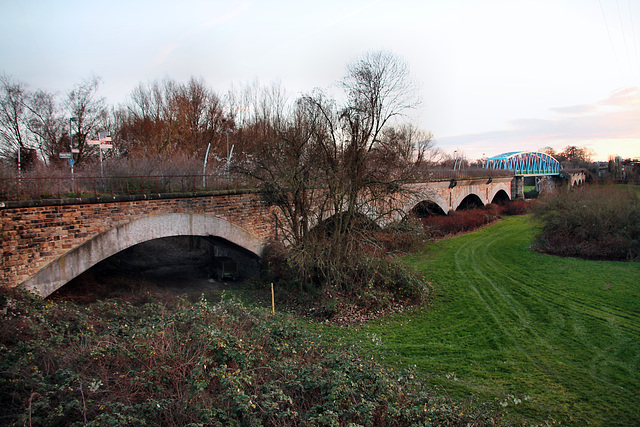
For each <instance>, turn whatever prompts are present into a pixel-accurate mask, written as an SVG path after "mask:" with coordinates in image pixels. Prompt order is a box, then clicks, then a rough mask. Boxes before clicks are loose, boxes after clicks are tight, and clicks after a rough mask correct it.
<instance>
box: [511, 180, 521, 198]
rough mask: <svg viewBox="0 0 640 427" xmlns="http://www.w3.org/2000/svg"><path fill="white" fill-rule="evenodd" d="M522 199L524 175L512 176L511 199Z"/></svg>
mask: <svg viewBox="0 0 640 427" xmlns="http://www.w3.org/2000/svg"><path fill="white" fill-rule="evenodd" d="M517 199H519V200H522V199H524V177H523V176H518V175H516V176H514V177H513V181H512V182H511V200H517Z"/></svg>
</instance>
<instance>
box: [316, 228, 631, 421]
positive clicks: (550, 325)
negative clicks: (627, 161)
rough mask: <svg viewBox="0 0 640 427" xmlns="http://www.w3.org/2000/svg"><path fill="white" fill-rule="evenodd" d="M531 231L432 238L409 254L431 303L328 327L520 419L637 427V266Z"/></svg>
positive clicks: (456, 394) (457, 393) (453, 392)
mask: <svg viewBox="0 0 640 427" xmlns="http://www.w3.org/2000/svg"><path fill="white" fill-rule="evenodd" d="M534 232H535V230H534V228H533V225H532V224H531V218H530V217H528V216H524V217H522V216H521V217H511V218H508V219H506V220H502V221H500V222H498V223H496V224H494V225H491V226H489V227H486V228H484V229H483V230H480V231H477V232H474V233H470V234H466V235H463V236H459V237H455V238H451V239H447V240H442V241H438V242H435V243H432V244H430V245H428V246H427V247H426V248H425V249H424V250H423V251H422V252H421V253H418V254H415V255H412V256H410V257H408V258H406V261H407V262H408V263H409V264H411V265H413V266H415V268H416V269H418V270H419V271H421V272H422V273H423V274H424V275H425V276H426V277H427V278H428V279H429V280H430V281H431V282H432V283H433V285H434V286H435V297H434V299H433V301H432V303H431V305H430V306H429V307H426V308H420V309H417V310H414V311H412V312H410V313H405V314H402V315H397V316H393V317H391V318H386V319H382V320H377V321H375V322H371V323H369V324H367V325H365V326H362V327H351V328H339V329H337V328H331V327H323V328H322V329H324V331H325V332H326V333H327V335H328V336H333V337H336V336H338V335H339V336H341V337H343V339H345V340H347V341H350V340H358V341H362V342H363V343H364V344H365V346H366V347H367V348H368V349H369V350H370V351H372V352H373V353H374V354H375V355H377V356H379V357H381V358H382V360H384V361H386V362H388V363H390V364H392V365H395V366H398V367H406V366H413V365H415V366H416V367H417V368H418V369H419V371H421V372H422V373H424V374H425V375H426V376H427V378H428V381H430V382H432V383H433V384H434V386H436V387H439V386H442V387H443V388H444V389H446V392H447V393H448V394H449V395H450V396H451V398H452V399H455V400H461V399H462V400H465V399H469V398H472V397H473V398H475V399H478V400H479V401H484V402H493V403H494V404H495V405H496V406H497V407H498V408H500V409H501V410H502V411H503V413H504V414H505V416H506V417H507V419H508V420H510V421H511V422H514V423H533V424H539V423H549V424H553V423H554V422H560V423H562V424H570V425H587V424H590V425H604V426H612V425H625V426H628V425H638V424H640V409H639V408H640V396H639V393H640V263H621V262H602V261H584V260H579V259H571V258H559V257H553V256H548V255H543V254H539V253H535V252H533V251H531V250H530V249H529V246H530V244H531V242H532V239H533V236H534Z"/></svg>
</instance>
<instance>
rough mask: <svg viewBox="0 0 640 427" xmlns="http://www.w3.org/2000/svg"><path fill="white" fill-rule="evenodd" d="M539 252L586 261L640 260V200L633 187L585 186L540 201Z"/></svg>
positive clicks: (538, 206)
mask: <svg viewBox="0 0 640 427" xmlns="http://www.w3.org/2000/svg"><path fill="white" fill-rule="evenodd" d="M534 214H535V217H536V218H537V219H538V220H539V221H540V224H541V226H542V232H541V233H540V234H539V236H538V238H537V242H536V248H537V249H538V250H540V251H543V252H547V253H551V254H555V255H562V256H573V257H580V258H587V259H608V260H636V261H637V260H640V198H639V197H638V192H637V190H635V191H634V188H633V187H616V186H606V187H605V186H603V187H586V188H583V189H576V190H574V191H571V192H569V193H555V194H552V195H549V196H547V197H543V198H541V199H540V200H539V201H538V203H537V204H536V206H535V208H534Z"/></svg>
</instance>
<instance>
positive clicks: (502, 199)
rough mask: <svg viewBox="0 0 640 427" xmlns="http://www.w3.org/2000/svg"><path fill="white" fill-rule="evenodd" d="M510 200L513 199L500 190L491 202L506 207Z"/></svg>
mask: <svg viewBox="0 0 640 427" xmlns="http://www.w3.org/2000/svg"><path fill="white" fill-rule="evenodd" d="M510 200H511V199H510V198H509V195H508V194H507V192H506V191H504V190H499V191H498V192H497V193H496V194H495V195H494V196H493V200H491V203H493V204H494V205H504V204H506V203H508V202H509V201H510Z"/></svg>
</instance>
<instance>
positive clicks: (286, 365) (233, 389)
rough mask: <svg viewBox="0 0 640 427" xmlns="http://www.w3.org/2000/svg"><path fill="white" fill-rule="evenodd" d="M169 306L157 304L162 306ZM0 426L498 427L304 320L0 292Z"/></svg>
mask: <svg viewBox="0 0 640 427" xmlns="http://www.w3.org/2000/svg"><path fill="white" fill-rule="evenodd" d="M160 301H161V302H160ZM0 318H1V321H2V325H3V327H2V330H1V332H0V406H1V407H2V408H3V411H2V415H1V416H0V417H1V418H0V424H2V425H16V426H17V425H47V426H56V425H89V426H91V425H168V426H171V425H181V426H183V425H194V426H195V425H212V426H216V425H219V426H228V425H231V426H233V425H236V426H242V425H247V426H250V425H280V426H286V425H309V426H346V425H367V426H368V425H376V426H406V425H423V426H428V425H471V424H473V425H493V424H497V423H499V421H500V420H499V419H498V418H497V415H496V413H495V412H493V411H490V410H487V409H486V408H485V409H483V410H478V409H474V407H473V406H472V404H471V403H468V404H464V405H461V404H460V403H458V404H455V403H454V402H451V401H449V400H448V399H447V398H445V397H442V396H439V395H438V394H437V393H436V392H434V390H432V389H431V387H430V385H429V382H428V381H427V380H425V378H424V377H421V376H419V375H418V374H417V373H416V372H413V371H411V370H409V371H405V372H398V371H396V370H393V369H391V368H387V367H384V366H382V365H380V364H378V363H377V362H376V361H374V360H373V359H371V358H370V357H365V356H362V354H361V352H359V351H358V350H357V349H354V348H336V346H334V345H331V344H329V343H327V342H325V341H323V339H322V337H321V336H319V335H317V334H316V333H312V332H310V331H309V330H307V329H306V328H305V327H304V326H303V324H301V323H300V322H299V321H297V320H296V319H295V318H294V317H291V316H288V315H285V314H276V315H275V316H273V315H271V313H270V312H268V311H264V310H260V309H250V308H247V307H245V306H244V305H242V304H241V303H239V302H236V301H232V300H224V299H223V301H222V302H217V303H210V302H208V301H206V300H205V299H204V298H201V299H200V300H199V301H198V302H196V303H191V302H188V301H185V300H181V299H177V298H175V299H174V298H167V297H164V298H162V299H158V302H145V303H140V304H132V303H131V302H130V301H128V300H126V299H109V300H104V301H101V302H98V303H95V304H93V305H88V306H80V305H77V304H74V303H71V302H54V301H48V300H43V299H40V298H38V297H36V296H33V295H31V294H28V293H26V292H23V291H19V290H16V289H2V290H1V291H0Z"/></svg>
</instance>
